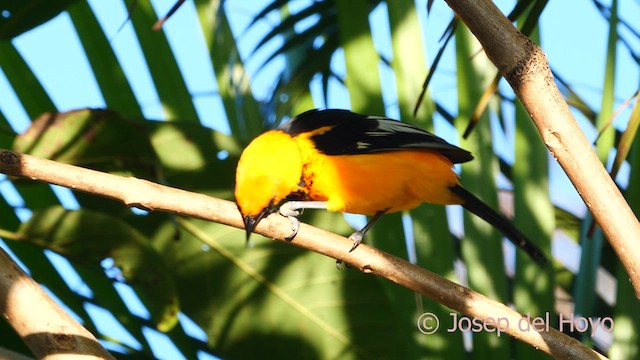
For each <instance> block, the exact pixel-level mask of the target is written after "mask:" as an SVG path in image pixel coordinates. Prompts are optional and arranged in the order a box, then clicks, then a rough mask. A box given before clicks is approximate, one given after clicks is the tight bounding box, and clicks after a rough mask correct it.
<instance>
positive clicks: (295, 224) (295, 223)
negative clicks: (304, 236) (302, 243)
mask: <svg viewBox="0 0 640 360" xmlns="http://www.w3.org/2000/svg"><path fill="white" fill-rule="evenodd" d="M287 218H288V219H289V221H291V234H289V235H288V236H287V237H285V238H284V239H285V240H287V241H291V240H293V238H294V237H296V235H298V229H300V220H298V218H297V217H295V216H287Z"/></svg>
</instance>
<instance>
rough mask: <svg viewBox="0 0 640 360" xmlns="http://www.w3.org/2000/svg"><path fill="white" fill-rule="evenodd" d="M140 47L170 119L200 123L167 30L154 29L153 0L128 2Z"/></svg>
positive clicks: (129, 0) (155, 17)
mask: <svg viewBox="0 0 640 360" xmlns="http://www.w3.org/2000/svg"><path fill="white" fill-rule="evenodd" d="M126 3H127V7H128V8H129V9H133V11H131V14H130V15H131V24H132V25H133V27H134V29H135V31H136V35H137V37H138V42H139V43H140V48H141V49H142V53H143V54H144V58H145V60H146V63H147V66H148V67H149V73H150V74H151V78H152V79H153V83H154V85H155V88H156V91H157V92H158V97H159V98H160V102H161V103H162V107H163V109H164V111H165V113H166V115H167V119H169V120H178V121H187V122H197V121H198V114H197V112H196V109H195V106H194V104H193V101H192V99H191V94H190V93H189V90H188V89H187V85H186V83H185V80H184V78H183V77H182V73H181V72H180V68H179V67H178V63H177V61H176V58H175V57H174V56H173V52H172V50H171V47H170V46H169V42H168V40H167V37H166V36H165V34H164V31H153V30H152V29H151V28H152V27H153V24H154V23H155V22H156V21H157V20H158V17H157V15H156V13H155V12H154V10H153V7H152V6H151V2H150V1H149V0H141V1H138V0H127V1H126Z"/></svg>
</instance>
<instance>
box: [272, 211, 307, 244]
mask: <svg viewBox="0 0 640 360" xmlns="http://www.w3.org/2000/svg"><path fill="white" fill-rule="evenodd" d="M287 204H288V203H284V204H282V206H280V209H278V212H279V213H280V215H282V216H284V217H286V218H287V219H289V221H291V234H289V235H288V236H286V237H285V238H284V239H285V240H287V241H291V240H293V238H294V237H296V235H298V230H299V229H300V220H298V218H297V217H296V216H299V215H300V214H301V213H302V212H301V211H299V210H294V209H292V208H291V207H290V206H289V205H287Z"/></svg>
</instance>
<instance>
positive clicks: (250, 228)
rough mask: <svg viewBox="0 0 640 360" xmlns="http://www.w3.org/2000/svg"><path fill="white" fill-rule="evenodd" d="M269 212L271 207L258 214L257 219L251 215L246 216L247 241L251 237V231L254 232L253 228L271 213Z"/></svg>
mask: <svg viewBox="0 0 640 360" xmlns="http://www.w3.org/2000/svg"><path fill="white" fill-rule="evenodd" d="M269 213H270V211H269V209H268V208H265V209H264V210H262V211H261V212H260V214H258V216H256V217H255V219H254V218H253V216H251V215H247V216H245V217H244V229H245V230H246V231H247V242H248V241H249V237H250V236H251V233H253V230H254V229H255V228H256V226H258V223H259V222H260V220H262V219H263V218H264V217H265V216H267V215H269Z"/></svg>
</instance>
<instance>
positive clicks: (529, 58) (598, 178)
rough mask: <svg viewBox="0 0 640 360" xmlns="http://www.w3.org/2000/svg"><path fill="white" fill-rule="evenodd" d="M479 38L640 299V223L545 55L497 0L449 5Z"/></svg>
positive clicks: (454, 0)
mask: <svg viewBox="0 0 640 360" xmlns="http://www.w3.org/2000/svg"><path fill="white" fill-rule="evenodd" d="M446 1H447V3H448V4H449V6H450V7H451V8H452V9H453V11H455V12H456V14H458V16H459V17H460V18H461V19H462V21H463V22H464V23H465V24H466V25H467V26H468V27H469V29H470V30H471V31H472V32H473V33H474V34H475V36H476V37H477V38H478V40H479V41H480V43H481V44H482V46H483V47H484V50H485V52H486V54H487V56H488V57H489V59H491V61H492V62H493V63H494V64H495V66H496V67H497V68H498V70H499V71H500V72H501V73H502V75H503V76H504V77H505V79H506V80H507V81H508V82H509V84H510V85H511V87H512V88H513V90H514V92H515V93H516V95H518V98H520V100H521V101H522V104H523V105H524V106H525V108H526V109H527V111H528V112H529V115H531V119H532V120H533V122H534V124H535V125H536V127H537V128H538V131H539V132H540V135H541V136H542V140H543V141H544V143H545V144H546V145H547V147H548V148H549V150H551V153H552V154H553V155H554V157H555V158H556V159H557V160H558V163H559V164H560V166H561V167H562V168H563V169H564V171H565V173H566V174H567V176H568V177H569V179H570V180H571V182H572V183H573V185H574V186H575V188H576V189H577V190H578V193H579V194H580V196H582V199H583V200H584V202H585V204H586V205H587V208H588V209H589V211H591V213H592V214H593V217H594V218H595V219H596V221H597V222H598V224H599V225H600V227H601V228H602V230H603V232H604V234H605V236H606V237H607V239H608V240H609V243H610V244H611V247H613V249H614V250H615V252H616V254H617V255H618V258H619V259H620V261H621V262H622V264H623V265H624V268H625V270H626V271H627V274H628V275H629V279H630V280H631V283H632V285H633V288H634V290H635V292H636V296H637V297H638V298H640V246H638V240H639V239H640V223H639V222H638V219H636V217H635V215H634V214H633V212H632V211H631V208H630V207H629V205H628V204H627V202H626V201H625V199H624V197H623V196H622V193H621V192H620V190H619V189H618V187H617V186H616V184H615V183H614V182H613V180H612V179H611V177H610V176H609V173H608V172H607V171H606V169H605V168H604V166H603V165H602V163H601V162H600V160H599V159H598V157H597V155H596V154H595V152H594V151H593V149H592V147H591V144H590V143H589V141H587V138H586V137H585V136H584V134H583V133H582V131H581V130H580V128H579V126H578V124H577V122H576V121H575V119H574V117H573V115H572V114H571V112H570V111H569V106H568V105H567V103H566V102H565V101H564V99H563V98H562V95H561V94H560V91H559V90H558V87H557V86H556V84H555V82H554V79H553V74H552V73H551V70H550V69H549V64H548V62H547V59H546V57H545V55H544V53H543V52H542V50H541V49H540V48H539V47H538V46H536V45H535V44H533V43H532V42H531V41H529V39H528V38H526V37H525V36H524V35H522V34H521V33H520V32H519V31H518V30H517V29H516V28H515V27H514V26H513V25H512V24H511V22H510V21H509V20H508V19H507V18H506V17H505V16H504V14H502V13H501V12H500V9H498V8H497V7H496V6H495V4H494V3H493V2H492V1H491V0H446Z"/></svg>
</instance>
